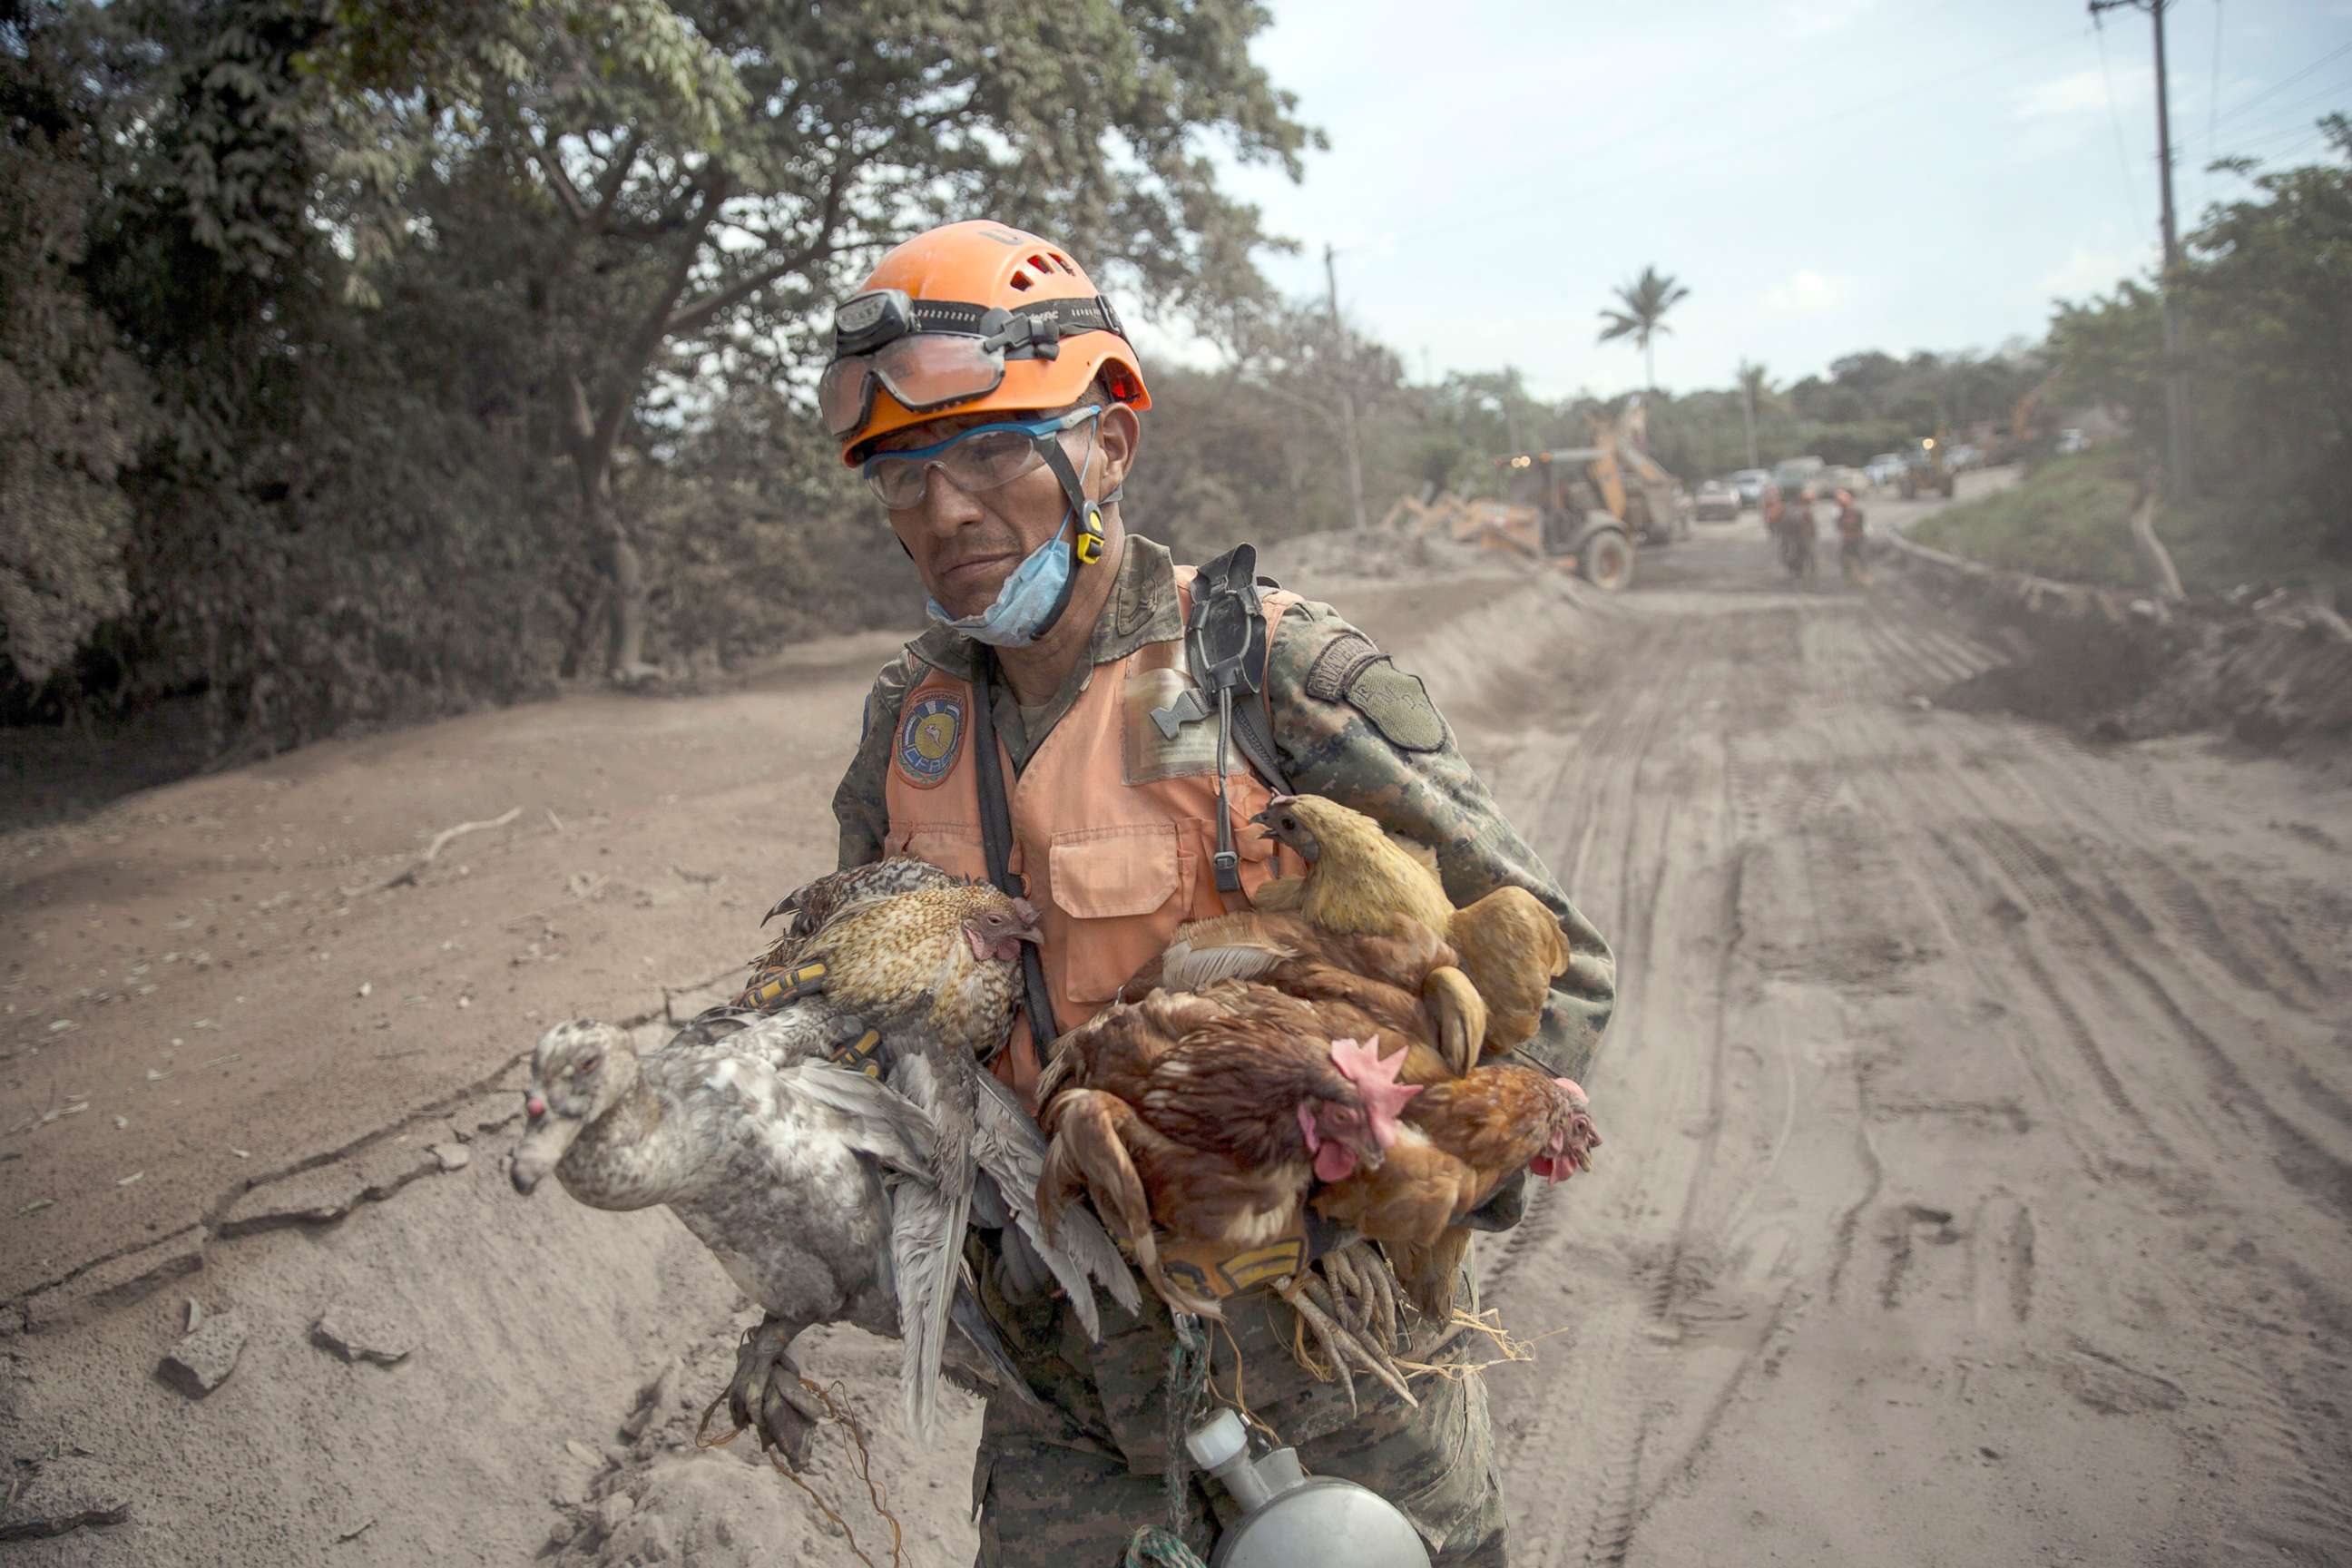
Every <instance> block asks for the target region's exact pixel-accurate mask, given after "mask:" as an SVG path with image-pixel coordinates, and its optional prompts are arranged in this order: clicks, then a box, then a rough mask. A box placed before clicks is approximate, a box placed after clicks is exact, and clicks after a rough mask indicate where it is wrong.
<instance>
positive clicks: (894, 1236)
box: [889, 1042, 976, 1436]
mask: <svg viewBox="0 0 2352 1568" xmlns="http://www.w3.org/2000/svg"><path fill="white" fill-rule="evenodd" d="M894 1043H895V1042H894ZM943 1065H944V1064H943V1063H942V1062H941V1061H940V1058H938V1057H936V1056H934V1055H933V1054H932V1053H931V1051H929V1050H927V1049H922V1048H915V1049H908V1050H905V1051H904V1052H903V1054H901V1055H900V1056H899V1057H898V1060H897V1061H896V1062H895V1063H894V1064H893V1066H892V1068H891V1069H890V1079H889V1082H890V1087H891V1088H892V1089H896V1090H898V1093H900V1094H901V1095H903V1096H905V1097H906V1098H907V1099H908V1100H912V1101H913V1102H914V1103H915V1104H916V1105H918V1106H919V1107H920V1108H921V1109H922V1110H924V1111H925V1112H927V1113H928V1114H929V1117H930V1120H931V1129H932V1143H931V1151H932V1158H931V1168H930V1179H929V1181H927V1182H926V1181H916V1182H906V1183H902V1184H900V1186H899V1187H898V1191H897V1193H895V1194H893V1198H892V1203H891V1206H890V1263H891V1271H892V1273H893V1274H894V1275H896V1277H897V1279H898V1331H899V1334H900V1337H901V1338H903V1339H904V1340H905V1342H906V1356H905V1361H904V1363H903V1365H902V1367H901V1382H902V1388H903V1392H904V1394H905V1399H906V1407H907V1420H908V1425H909V1426H912V1427H913V1428H914V1430H915V1431H916V1432H918V1433H920V1434H923V1435H925V1436H928V1435H929V1434H930V1433H932V1432H933V1431H935V1430H936V1429H937V1425H938V1420H939V1392H940V1356H941V1354H942V1352H944V1351H945V1350H946V1348H947V1336H948V1329H949V1325H950V1321H951V1320H952V1315H953V1311H954V1307H955V1295H956V1290H957V1289H958V1287H959V1286H960V1285H961V1283H962V1271H963V1266H964V1265H963V1237H964V1227H965V1226H966V1225H967V1224H968V1223H969V1222H970V1220H971V1192H972V1175H973V1167H972V1108H971V1097H970V1090H969V1089H964V1088H963V1087H962V1086H961V1084H959V1083H958V1082H957V1081H956V1077H957V1075H955V1074H953V1073H952V1071H951V1070H949V1071H943V1070H941V1069H942V1066H943ZM964 1065H965V1066H966V1067H968V1068H969V1067H970V1065H971V1064H970V1059H969V1058H966V1061H965V1064H964ZM975 1071H976V1069H975ZM966 1076H969V1075H966Z"/></svg>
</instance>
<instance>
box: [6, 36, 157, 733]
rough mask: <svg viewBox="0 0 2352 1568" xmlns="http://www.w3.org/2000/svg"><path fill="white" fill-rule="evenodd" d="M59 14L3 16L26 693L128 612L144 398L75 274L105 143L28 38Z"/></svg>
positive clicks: (18, 621)
mask: <svg viewBox="0 0 2352 1568" xmlns="http://www.w3.org/2000/svg"><path fill="white" fill-rule="evenodd" d="M34 9H38V10H41V11H45V12H50V13H52V14H51V15H42V16H29V15H27V12H28V10H34ZM53 12H54V8H53V7H39V8H29V7H22V6H10V7H6V8H5V10H0V120H5V123H6V126H7V136H6V138H5V142H0V652H5V656H6V657H5V660H0V673H5V672H6V671H13V673H14V676H15V679H16V683H17V685H18V687H19V689H20V690H21V691H25V692H29V691H31V690H34V689H38V688H40V687H42V686H43V685H45V684H46V683H47V682H48V681H49V679H50V678H51V677H52V676H53V675H55V674H56V673H57V672H58V670H59V668H61V667H63V666H64V665H66V664H67V663H68V661H69V660H70V659H71V658H73V655H74V653H75V651H76V650H77V649H78V648H79V647H80V646H81V645H82V643H83V642H84V640H85V639H86V638H88V637H89V635H90V634H91V633H92V632H93V631H95V630H96V629H97V628H98V627H99V626H100V625H101V624H102V623H104V622H105V621H107V620H108V619H109V618H110V617H113V616H121V615H123V614H125V613H126V612H127V611H128V610H129V609H130V608H131V584H130V577H129V574H128V572H127V569H126V567H125V565H124V560H123V553H124V549H125V546H126V545H127V543H128V542H129V541H130V537H131V502H130V499H129V497H128V496H126V495H125V494H124V492H123V490H122V488H121V482H120V480H121V471H122V469H123V468H124V467H125V466H126V465H127V464H128V463H129V462H130V461H131V458H132V456H133V455H134V453H135V451H136V449H137V447H138V444H139V442H140V440H141V439H142V437H143V435H144V433H145V431H146V429H147V427H148V425H149V420H150V413H149V404H150V402H151V400H152V396H153V391H152V387H151V386H150V384H148V382H147V379H146V377H145V376H144V375H143V374H142V373H141V371H140V368H139V366H138V364H137V363H136V362H135V361H133V360H131V358H130V356H128V355H127V354H125V353H122V351H121V348H120V347H119V346H118V345H117V343H116V342H115V334H114V330H113V327H112V324H111V323H110V322H109V321H107V320H106V318H105V317H104V316H103V315H101V314H100V312H99V311H98V310H94V309H93V308H92V307H91V305H90V303H89V297H88V295H87V293H86V291H85V290H84V288H83V286H82V282H81V279H80V278H79V268H80V267H81V265H82V263H83V261H84V259H85V258H86V256H87V250H88V232H87V231H88V227H89V216H90V211H91V208H92V205H93V204H94V202H95V201H96V198H97V193H98V189H99V182H100V159H101V157H102V155H103V151H104V149H103V148H102V147H101V146H100V144H99V142H98V140H97V138H96V137H95V136H94V135H93V133H92V132H91V128H90V122H91V118H92V115H93V111H94V109H95V106H94V105H93V104H92V103H91V102H90V101H89V95H90V93H91V92H92V90H93V89H94V87H95V85H96V84H95V83H94V82H93V81H92V80H91V79H89V77H87V76H81V75H78V74H77V73H75V72H73V71H72V70H70V69H69V68H67V63H66V62H65V61H63V60H61V59H59V58H58V57H57V56H56V55H55V54H54V53H53V52H52V51H50V50H49V49H48V48H47V47H46V44H47V40H46V39H45V38H37V37H35V30H36V26H37V25H46V24H47V23H48V22H51V21H53V20H54V15H53ZM69 689H70V688H69Z"/></svg>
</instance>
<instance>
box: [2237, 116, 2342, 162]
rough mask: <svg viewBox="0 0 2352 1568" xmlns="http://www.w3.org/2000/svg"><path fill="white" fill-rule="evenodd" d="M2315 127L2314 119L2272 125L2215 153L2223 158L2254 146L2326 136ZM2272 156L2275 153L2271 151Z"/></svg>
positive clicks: (2301, 142)
mask: <svg viewBox="0 0 2352 1568" xmlns="http://www.w3.org/2000/svg"><path fill="white" fill-rule="evenodd" d="M2326 134H2327V132H2325V131H2323V130H2318V129H2315V121H2310V120H2306V121H2303V122H2302V123H2301V124H2299V125H2274V126H2273V127H2271V129H2269V130H2268V131H2265V132H2261V133H2260V134H2257V135H2252V136H2248V137H2245V138H2243V139H2242V140H2238V141H2233V142H2231V143H2230V151H2229V152H2227V153H2220V154H2217V155H2218V156H2221V157H2225V158H2228V157H2238V156H2242V154H2244V153H2248V152H2251V151H2252V150H2253V149H2255V148H2258V147H2268V146H2270V145H2272V144H2273V143H2274V142H2294V143H2296V144H2297V145H2298V146H2300V145H2301V144H2303V143H2304V142H2315V141H2318V140H2321V139H2323V138H2324V137H2326ZM2273 156H2277V154H2275V153H2273Z"/></svg>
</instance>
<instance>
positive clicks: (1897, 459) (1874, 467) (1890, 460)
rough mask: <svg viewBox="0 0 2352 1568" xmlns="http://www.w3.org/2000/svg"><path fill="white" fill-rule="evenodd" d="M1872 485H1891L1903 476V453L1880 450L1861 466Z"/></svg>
mask: <svg viewBox="0 0 2352 1568" xmlns="http://www.w3.org/2000/svg"><path fill="white" fill-rule="evenodd" d="M1862 471H1863V472H1864V473H1865V474H1868V475H1869V476H1870V482H1871V483H1872V484H1873V485H1891V484H1894V483H1895V482H1896V481H1897V480H1899V479H1902V478H1903V454H1902V453H1900V452H1881V453H1879V454H1878V455H1877V456H1876V457H1874V458H1871V459H1870V461H1868V462H1867V463H1864V465H1863V466H1862Z"/></svg>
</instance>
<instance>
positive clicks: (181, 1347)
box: [156, 1312, 246, 1399]
mask: <svg viewBox="0 0 2352 1568" xmlns="http://www.w3.org/2000/svg"><path fill="white" fill-rule="evenodd" d="M245 1334H246V1331H245V1324H244V1323H243V1322H242V1321H239V1320H238V1318H237V1316H236V1313H234V1312H216V1313H215V1314H214V1315H213V1316H211V1317H209V1318H206V1319H205V1320H204V1321H202V1322H200V1323H198V1324H197V1325H196V1326H195V1327H194V1329H192V1330H190V1331H188V1333H187V1334H186V1335H185V1336H184V1337H183V1338H182V1339H181V1341H180V1342H179V1343H178V1344H176V1345H174V1346H173V1348H172V1353H171V1354H169V1355H167V1356H165V1357H164V1358H163V1365H161V1366H159V1367H158V1368H156V1372H157V1373H159V1374H160V1375H161V1376H162V1377H163V1380H164V1381H165V1382H167V1383H169V1384H172V1385H173V1387H175V1388H177V1389H178V1390H179V1391H180V1392H181V1393H183V1394H186V1395H188V1396H189V1397H190V1398H192V1399H202V1398H203V1397H204V1396H205V1394H210V1393H211V1392H212V1391H213V1390H214V1389H215V1388H218V1387H219V1386H220V1385H221V1384H224V1383H226V1382H227V1381H228V1374H229V1373H232V1372H235V1371H236V1358H237V1352H240V1351H242V1350H244V1349H245Z"/></svg>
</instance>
